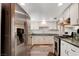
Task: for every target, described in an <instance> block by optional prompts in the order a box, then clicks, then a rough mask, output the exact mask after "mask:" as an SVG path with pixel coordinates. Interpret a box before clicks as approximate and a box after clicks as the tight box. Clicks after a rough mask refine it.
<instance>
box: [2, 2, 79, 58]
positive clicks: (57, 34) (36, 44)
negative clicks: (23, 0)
mask: <svg viewBox="0 0 79 59" xmlns="http://www.w3.org/2000/svg"><path fill="white" fill-rule="evenodd" d="M1 5H2V6H3V5H4V6H5V7H6V8H7V7H8V6H9V5H11V7H14V8H13V9H12V8H10V9H9V7H8V9H9V10H10V11H12V12H11V14H10V15H11V16H10V17H11V19H10V18H9V20H7V21H5V22H6V24H7V22H8V21H10V20H12V21H10V22H12V23H8V24H9V25H5V26H6V27H7V26H9V27H10V28H9V30H10V31H11V32H9V30H8V28H7V30H5V32H7V33H8V32H9V34H11V36H10V38H8V37H6V38H7V39H9V40H8V41H6V43H7V42H9V43H10V44H8V45H6V44H5V46H7V47H9V48H6V47H1V49H3V48H5V50H6V51H5V50H4V51H3V50H1V52H2V51H3V52H2V53H1V55H3V56H4V55H9V56H11V55H12V56H79V4H78V3H22V4H21V3H14V4H11V3H9V4H8V5H6V4H5V3H4V4H1ZM4 6H3V8H4ZM1 10H2V9H1ZM5 10H6V9H5ZM8 13H9V11H8ZM1 14H2V13H1ZM6 14H7V13H6ZM2 15H3V14H2ZM4 16H5V15H4ZM1 17H2V16H1ZM5 17H6V18H8V16H5ZM1 20H3V18H1ZM5 20H6V19H5ZM2 24H4V23H2ZM1 28H2V25H1ZM2 29H4V28H2ZM1 31H2V30H1ZM2 32H3V31H2ZM2 34H3V33H1V40H2V38H3V39H4V37H2ZM6 35H7V34H6ZM21 36H23V37H21ZM6 38H5V39H6ZM1 42H2V41H1ZM1 44H4V43H1ZM1 46H2V45H1Z"/></svg>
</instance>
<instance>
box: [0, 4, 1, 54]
mask: <svg viewBox="0 0 79 59" xmlns="http://www.w3.org/2000/svg"><path fill="white" fill-rule="evenodd" d="M0 55H1V3H0Z"/></svg>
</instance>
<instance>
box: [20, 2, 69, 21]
mask: <svg viewBox="0 0 79 59" xmlns="http://www.w3.org/2000/svg"><path fill="white" fill-rule="evenodd" d="M19 5H20V6H21V7H22V8H23V9H24V10H25V11H26V12H27V13H28V14H29V15H30V17H31V20H32V21H40V20H43V19H44V20H48V21H49V20H55V19H54V18H55V17H59V15H60V14H61V13H62V12H63V11H64V9H65V8H67V7H68V6H69V5H70V3H63V5H62V6H60V7H59V6H58V3H25V5H21V4H19Z"/></svg>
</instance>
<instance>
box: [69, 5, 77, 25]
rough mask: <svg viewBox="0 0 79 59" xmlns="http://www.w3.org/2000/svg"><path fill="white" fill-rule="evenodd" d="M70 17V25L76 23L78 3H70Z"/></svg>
mask: <svg viewBox="0 0 79 59" xmlns="http://www.w3.org/2000/svg"><path fill="white" fill-rule="evenodd" d="M70 19H71V25H75V24H77V23H78V22H77V21H78V4H72V5H71V6H70Z"/></svg>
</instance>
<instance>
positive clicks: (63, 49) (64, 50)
mask: <svg viewBox="0 0 79 59" xmlns="http://www.w3.org/2000/svg"><path fill="white" fill-rule="evenodd" d="M61 56H67V44H66V42H64V41H62V40H61Z"/></svg>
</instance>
